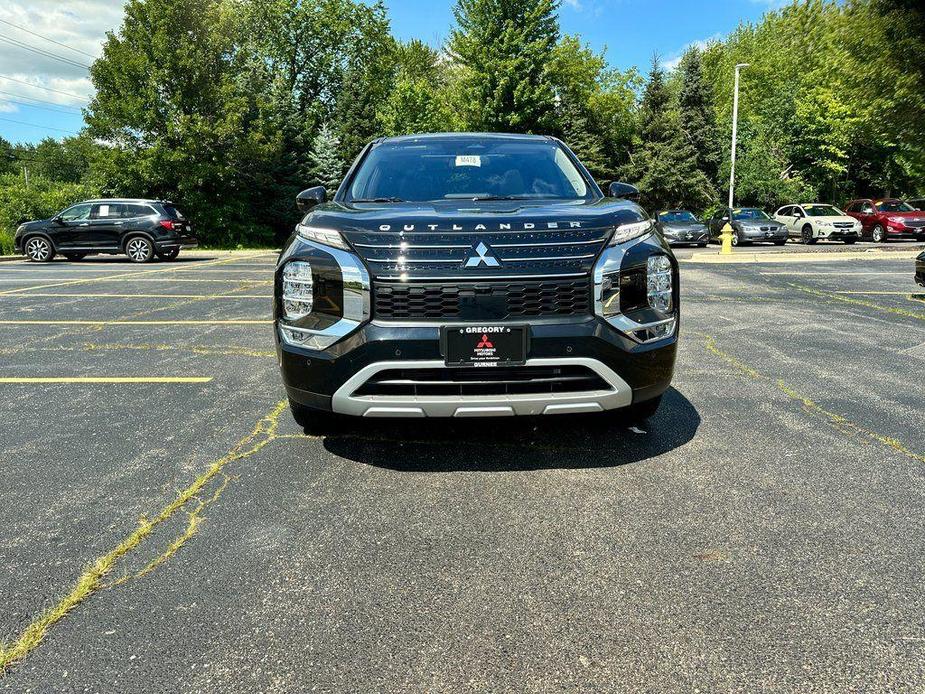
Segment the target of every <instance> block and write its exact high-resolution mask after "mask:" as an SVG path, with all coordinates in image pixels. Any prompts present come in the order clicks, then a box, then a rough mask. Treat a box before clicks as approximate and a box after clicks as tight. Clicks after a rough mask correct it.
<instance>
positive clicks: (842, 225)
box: [774, 202, 861, 244]
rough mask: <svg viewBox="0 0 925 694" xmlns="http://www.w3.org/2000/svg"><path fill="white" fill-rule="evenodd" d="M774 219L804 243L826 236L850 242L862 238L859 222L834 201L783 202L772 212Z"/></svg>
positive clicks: (792, 236) (788, 232)
mask: <svg viewBox="0 0 925 694" xmlns="http://www.w3.org/2000/svg"><path fill="white" fill-rule="evenodd" d="M774 219H776V220H777V221H778V222H780V223H781V224H783V225H784V226H785V227H787V235H788V236H789V237H790V238H798V239H800V240H801V241H802V242H803V243H808V244H812V243H816V241H818V240H819V239H829V240H831V241H844V242H845V243H848V244H851V243H854V242H856V241H859V240H860V238H861V223H860V222H859V221H858V220H856V219H855V218H854V217H849V216H848V215H846V214H845V213H844V212H842V211H841V210H840V209H838V208H837V207H835V206H834V205H826V204H824V203H816V202H814V203H811V204H804V205H784V206H783V207H781V208H780V209H779V210H778V211H777V212H775V213H774Z"/></svg>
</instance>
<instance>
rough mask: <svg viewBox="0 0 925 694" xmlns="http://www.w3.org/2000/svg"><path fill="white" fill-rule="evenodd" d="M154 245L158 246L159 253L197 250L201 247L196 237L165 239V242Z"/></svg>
mask: <svg viewBox="0 0 925 694" xmlns="http://www.w3.org/2000/svg"><path fill="white" fill-rule="evenodd" d="M154 245H155V246H157V249H158V250H159V251H166V250H172V249H174V248H181V249H186V248H196V247H198V246H199V239H198V238H196V237H195V236H192V235H189V236H178V237H176V238H172V239H164V240H163V241H155V242H154Z"/></svg>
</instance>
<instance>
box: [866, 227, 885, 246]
mask: <svg viewBox="0 0 925 694" xmlns="http://www.w3.org/2000/svg"><path fill="white" fill-rule="evenodd" d="M870 237H871V238H872V239H873V240H874V243H886V242H887V238H886V229H884V228H883V226H882V225H880V224H878V225H877V226H875V227H874V230H873V231H872V232H871V234H870Z"/></svg>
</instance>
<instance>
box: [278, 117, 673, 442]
mask: <svg viewBox="0 0 925 694" xmlns="http://www.w3.org/2000/svg"><path fill="white" fill-rule="evenodd" d="M610 193H611V197H605V196H604V194H603V193H602V192H601V190H600V188H599V187H598V186H597V184H596V183H595V182H594V180H593V179H592V178H591V176H590V174H589V173H588V172H587V170H586V169H585V168H584V167H583V166H582V164H581V163H580V162H579V161H578V160H577V158H576V157H575V155H574V154H573V153H572V152H571V151H570V150H569V149H568V148H567V147H566V146H565V145H564V144H563V143H561V142H560V141H558V140H556V139H554V138H551V137H541V136H527V135H501V134H443V135H416V136H407V137H396V138H388V139H380V140H377V141H375V142H373V143H371V144H369V145H367V146H366V148H365V149H364V150H363V152H362V153H361V154H360V156H359V158H358V159H357V161H356V163H355V164H354V165H353V167H352V168H351V169H350V171H349V172H348V174H347V177H346V178H345V180H344V181H343V183H342V184H341V185H340V187H339V189H338V191H337V193H336V194H335V195H334V198H333V200H332V201H330V202H325V199H326V192H325V190H324V189H323V188H310V189H308V190H305V191H303V192H302V193H300V194H299V196H298V199H297V202H298V204H299V207H300V209H302V210H303V211H304V212H306V214H305V217H304V218H303V220H302V222H301V223H300V224H299V225H298V226H297V227H296V231H295V234H294V235H293V236H292V237H290V239H289V240H288V241H287V242H286V244H285V247H284V248H283V251H282V253H281V254H280V257H279V261H278V264H277V269H276V278H275V302H274V306H275V308H274V318H275V325H276V330H275V334H276V341H277V349H278V352H279V361H280V365H281V369H282V376H283V381H284V382H285V385H286V389H287V392H288V395H289V401H290V405H291V408H292V412H293V415H294V416H295V419H296V421H297V422H298V423H299V424H300V425H302V426H304V427H306V428H309V427H315V426H319V425H320V426H322V427H323V426H327V424H330V421H326V419H328V418H326V417H325V416H324V414H325V413H327V412H334V413H340V414H347V415H356V416H364V417H478V416H505V415H544V414H565V413H584V412H601V411H604V410H614V409H624V410H625V409H626V408H629V411H630V413H631V415H632V416H633V418H636V419H641V418H644V417H647V416H649V415H651V414H652V413H654V412H655V410H656V408H657V407H658V404H659V401H660V399H661V396H662V393H663V392H664V391H665V390H666V389H667V388H668V386H669V383H670V381H671V377H672V373H673V370H674V363H675V353H676V350H677V332H678V319H679V313H678V299H679V293H678V265H677V262H676V261H675V259H674V257H673V255H672V252H671V249H670V248H669V247H668V245H667V244H666V243H665V241H664V240H663V238H662V236H661V235H660V234H657V233H653V230H654V227H653V223H652V221H651V220H650V219H649V218H648V216H647V215H646V213H645V212H644V211H643V210H642V208H640V207H639V206H638V205H637V204H635V203H634V202H631V201H629V200H627V199H619V198H620V197H621V196H622V197H624V198H626V197H634V196H638V191H636V189H635V188H633V187H632V186H628V185H626V184H621V183H614V184H612V185H611V187H610Z"/></svg>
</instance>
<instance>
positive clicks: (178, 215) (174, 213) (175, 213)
mask: <svg viewBox="0 0 925 694" xmlns="http://www.w3.org/2000/svg"><path fill="white" fill-rule="evenodd" d="M164 212H166V213H167V214H168V215H169V216H170V217H172V218H173V219H186V217H184V216H183V213H182V212H180V210H178V209H177V208H176V207H174V206H173V205H164ZM148 214H150V212H149V213H148Z"/></svg>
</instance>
